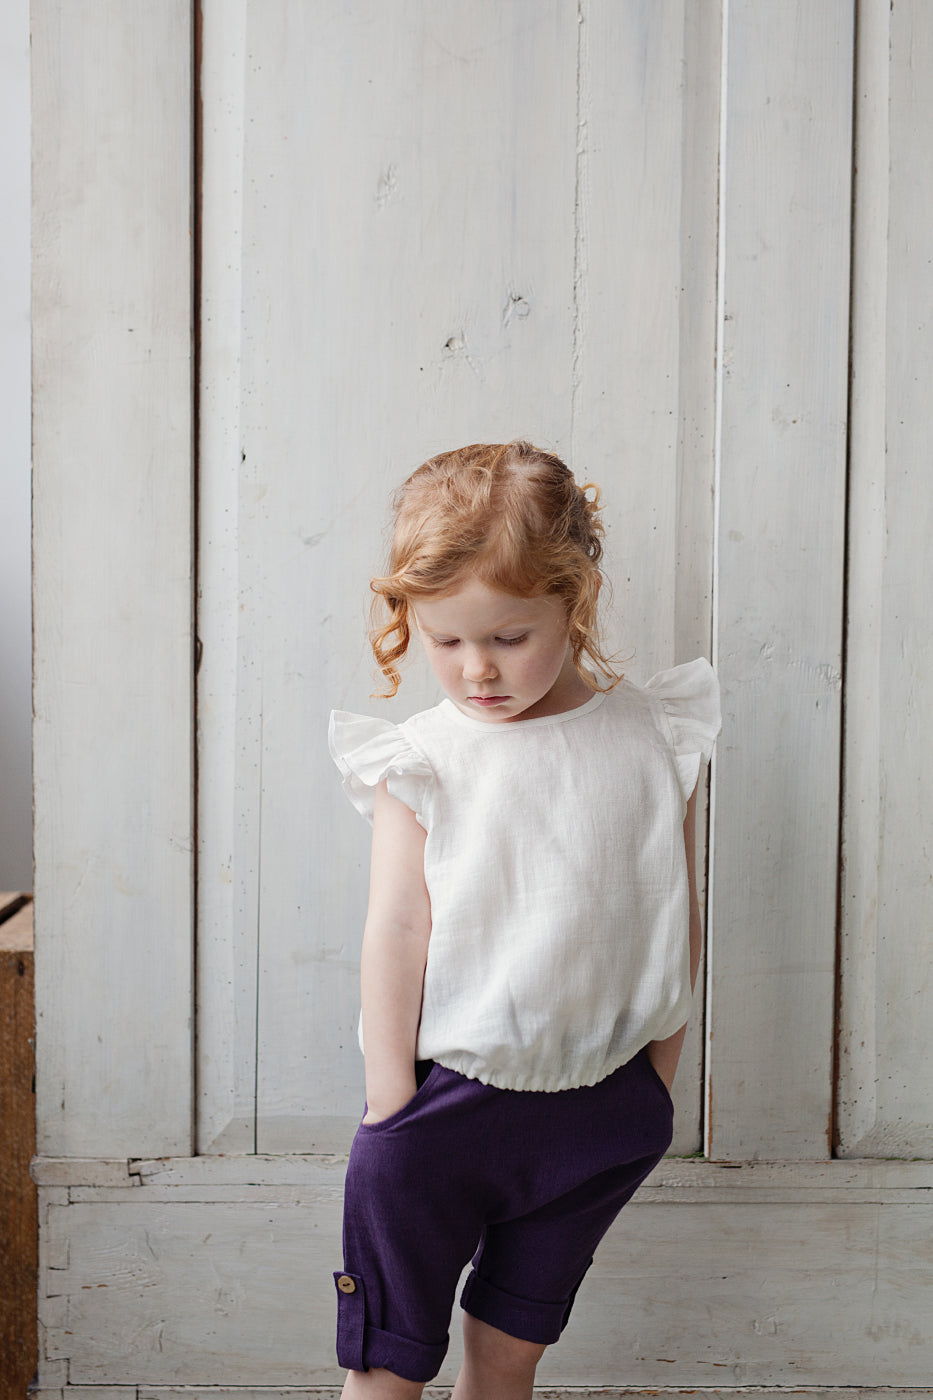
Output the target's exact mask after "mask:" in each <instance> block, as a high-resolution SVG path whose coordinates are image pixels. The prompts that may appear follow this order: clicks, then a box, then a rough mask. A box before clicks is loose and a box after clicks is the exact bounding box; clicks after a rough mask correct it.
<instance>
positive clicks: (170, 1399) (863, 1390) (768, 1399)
mask: <svg viewBox="0 0 933 1400" xmlns="http://www.w3.org/2000/svg"><path fill="white" fill-rule="evenodd" d="M71 1393H72V1395H74V1397H75V1400H84V1393H83V1390H82V1391H80V1392H79V1391H74V1390H73V1391H72V1392H71ZM697 1393H698V1392H697V1390H696V1388H695V1387H691V1388H690V1389H689V1390H683V1389H680V1388H677V1387H673V1386H652V1387H651V1388H650V1389H640V1390H632V1389H630V1388H626V1389H624V1390H620V1389H618V1387H616V1386H608V1387H606V1386H600V1387H599V1389H598V1390H591V1389H590V1388H589V1387H588V1386H587V1387H583V1388H580V1387H578V1386H574V1387H573V1388H572V1389H570V1390H564V1389H561V1390H552V1389H550V1388H548V1389H546V1390H542V1389H540V1388H539V1387H537V1386H536V1387H535V1391H534V1395H535V1400H648V1397H651V1400H694V1397H695V1396H696V1395H697ZM791 1395H792V1396H793V1400H927V1397H928V1396H931V1395H933V1390H918V1389H916V1388H915V1387H913V1386H912V1387H911V1388H910V1389H909V1390H902V1389H901V1388H900V1387H898V1386H893V1387H888V1386H885V1387H884V1388H883V1389H879V1388H878V1387H875V1386H869V1387H863V1386H856V1387H852V1386H845V1387H844V1388H840V1387H837V1386H819V1387H817V1388H814V1387H810V1386H794V1387H793V1389H792V1390H788V1387H787V1386H770V1385H766V1386H755V1387H754V1389H749V1388H745V1387H741V1386H729V1387H727V1388H725V1389H720V1388H718V1387H717V1388H711V1387H706V1386H704V1388H703V1391H702V1400H743V1397H746V1396H747V1397H749V1400H780V1397H785V1400H789V1397H790V1396H791ZM185 1397H187V1400H339V1397H340V1388H339V1387H333V1386H322V1387H318V1386H312V1387H311V1388H310V1389H307V1388H305V1387H303V1386H302V1387H300V1388H295V1387H293V1386H288V1387H284V1388H283V1387H281V1386H258V1387H255V1386H251V1387H250V1388H249V1389H248V1390H247V1389H243V1388H241V1387H239V1386H237V1387H236V1388H234V1389H229V1388H226V1389H225V1388H223V1387H217V1388H214V1387H211V1388H210V1389H207V1390H204V1389H201V1388H200V1387H190V1386H158V1387H156V1388H154V1389H153V1388H152V1387H150V1386H141V1387H140V1389H139V1400H185ZM424 1397H425V1400H450V1387H449V1386H433V1385H431V1386H428V1387H427V1388H426V1389H425V1391H424ZM36 1400H45V1392H42V1391H40V1392H39V1394H38V1396H37V1397H36ZM56 1400H60V1396H58V1397H56ZM66 1400H67V1392H66Z"/></svg>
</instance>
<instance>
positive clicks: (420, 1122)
mask: <svg viewBox="0 0 933 1400" xmlns="http://www.w3.org/2000/svg"><path fill="white" fill-rule="evenodd" d="M672 1124H673V1106H672V1104H671V1098H670V1095H669V1094H668V1092H667V1089H666V1088H665V1086H664V1084H663V1082H662V1080H661V1079H660V1078H659V1077H658V1075H657V1073H656V1072H655V1070H654V1069H653V1067H652V1065H651V1063H650V1061H649V1059H648V1055H647V1051H645V1050H642V1051H640V1052H639V1054H638V1055H636V1056H635V1058H634V1059H633V1060H630V1061H629V1062H628V1064H625V1065H623V1066H622V1067H621V1069H617V1070H616V1071H615V1073H614V1074H610V1075H609V1076H607V1078H605V1079H603V1080H601V1081H600V1082H599V1083H598V1084H594V1085H592V1086H590V1087H585V1088H582V1089H565V1090H562V1091H560V1092H558V1093H530V1092H518V1091H516V1090H512V1089H495V1088H492V1087H491V1086H490V1085H488V1084H481V1083H480V1082H479V1081H478V1080H476V1079H466V1078H464V1076H463V1075H461V1074H457V1073H455V1072H454V1071H453V1070H450V1069H446V1068H445V1067H444V1066H443V1065H434V1066H433V1068H431V1069H430V1072H429V1073H428V1075H427V1078H426V1079H425V1080H424V1082H423V1083H422V1084H421V1087H420V1088H419V1089H418V1092H417V1093H416V1094H415V1096H414V1098H413V1099H411V1100H410V1101H409V1102H408V1103H407V1104H406V1105H405V1106H404V1108H401V1109H399V1111H398V1113H394V1114H392V1115H391V1117H389V1118H385V1119H383V1120H382V1122H379V1123H373V1124H365V1123H364V1124H361V1125H360V1127H359V1129H358V1131H357V1134H356V1137H355V1139H354V1142H353V1148H352V1151H351V1153H350V1162H349V1166H348V1168H347V1181H346V1193H345V1199H344V1219H343V1247H344V1272H342V1273H340V1274H335V1275H334V1279H335V1282H336V1285H337V1358H338V1360H339V1362H340V1364H341V1366H345V1367H347V1368H348V1369H350V1370H354V1371H364V1370H369V1369H370V1368H371V1367H377V1366H381V1367H385V1368H386V1369H387V1370H389V1371H392V1372H394V1373H395V1375H397V1376H401V1377H403V1378H404V1379H405V1380H410V1381H429V1380H431V1379H432V1378H433V1377H434V1376H436V1375H437V1372H438V1371H439V1370H440V1366H441V1363H442V1361H443V1359H444V1356H445V1354H446V1352H447V1346H448V1341H449V1337H448V1328H449V1326H450V1314H451V1311H452V1307H453V1301H454V1296H455V1293H456V1288H457V1281H458V1279H459V1277H460V1274H461V1272H462V1270H463V1267H464V1265H465V1264H467V1263H468V1262H469V1260H470V1259H471V1258H472V1260H473V1269H472V1272H471V1274H470V1276H469V1278H468V1279H467V1282H466V1286H465V1287H464V1290H463V1294H462V1297H461V1299H460V1304H461V1307H463V1308H464V1309H465V1310H466V1311H467V1312H468V1313H471V1314H472V1315H473V1316H474V1317H476V1318H479V1319H480V1320H481V1321H482V1322H487V1323H489V1324H490V1325H491V1326H493V1327H497V1328H499V1329H500V1331H502V1332H507V1333H508V1334H509V1335H510V1336H513V1337H520V1338H523V1339H524V1340H525V1341H529V1342H538V1343H549V1342H554V1341H556V1340H557V1338H558V1337H559V1336H560V1334H561V1331H562V1330H563V1328H564V1326H565V1325H566V1323H567V1319H568V1317H569V1316H570V1309H571V1306H572V1304H573V1299H574V1295H575V1294H576V1291H577V1288H578V1287H579V1285H580V1282H581V1280H582V1278H583V1276H584V1274H585V1273H586V1271H587V1269H588V1268H589V1266H590V1264H591V1263H592V1260H593V1252H594V1250H595V1249H596V1246H597V1244H598V1243H599V1241H600V1240H601V1239H602V1237H603V1235H604V1234H605V1233H606V1231H607V1230H608V1228H609V1226H610V1225H611V1224H612V1222H613V1220H614V1219H615V1217H616V1216H617V1215H618V1213H619V1211H620V1210H621V1209H622V1207H623V1206H624V1205H625V1203H626V1201H627V1200H629V1198H630V1197H631V1196H632V1194H633V1193H634V1192H635V1190H636V1188H637V1187H638V1186H639V1185H640V1184H641V1182H642V1181H643V1180H644V1179H645V1177H646V1176H647V1175H648V1173H649V1172H650V1171H651V1169H652V1168H653V1167H654V1166H656V1165H657V1163H658V1161H659V1160H660V1159H661V1157H663V1155H664V1153H665V1152H666V1151H667V1149H668V1147H669V1146H670V1142H671V1131H672Z"/></svg>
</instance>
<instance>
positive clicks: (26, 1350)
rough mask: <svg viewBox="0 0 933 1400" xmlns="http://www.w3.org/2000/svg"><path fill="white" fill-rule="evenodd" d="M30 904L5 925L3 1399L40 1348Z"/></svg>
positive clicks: (1, 931)
mask: <svg viewBox="0 0 933 1400" xmlns="http://www.w3.org/2000/svg"><path fill="white" fill-rule="evenodd" d="M31 912H32V911H31V908H30V906H29V905H28V904H27V905H26V906H25V907H24V908H22V909H21V910H20V912H19V913H18V914H15V915H14V916H13V918H11V919H9V920H7V922H6V923H4V924H3V925H2V926H0V1261H2V1264H0V1267H2V1274H3V1306H2V1308H0V1400H21V1397H22V1396H24V1395H25V1393H26V1388H27V1386H28V1385H29V1382H30V1381H31V1380H32V1378H33V1375H34V1373H35V1369H36V1357H37V1354H38V1341H37V1335H36V1280H37V1270H38V1248H39V1245H38V1230H39V1222H38V1201H37V1196H36V1188H35V1186H34V1185H33V1183H32V1182H31V1181H30V1179H29V1162H30V1159H31V1157H32V1155H33V1153H34V1152H35V1146H36V1119H35V1114H36V1100H35V1087H34V1085H35V1056H34V1045H35V1033H36V1016H35V977H34V969H33V953H32V937H31V934H32V921H31ZM16 925H19V928H18V929H17V928H16Z"/></svg>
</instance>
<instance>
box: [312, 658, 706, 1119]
mask: <svg viewBox="0 0 933 1400" xmlns="http://www.w3.org/2000/svg"><path fill="white" fill-rule="evenodd" d="M719 728H720V707H719V688H718V683H717V680H716V677H715V674H714V672H713V670H712V668H711V667H710V665H709V663H708V662H707V661H706V660H704V659H702V658H699V659H697V660H696V661H691V662H688V663H686V664H685V665H681V666H675V667H673V668H671V669H670V670H667V671H662V672H660V673H658V674H657V675H656V676H654V677H652V679H651V680H649V681H648V682H647V684H645V685H644V686H639V685H636V684H634V683H633V682H631V681H629V680H628V679H627V678H623V679H622V680H621V681H620V682H619V684H618V685H617V686H616V687H615V688H614V689H613V690H611V691H608V692H598V693H595V694H594V695H593V696H592V698H591V699H590V700H588V701H587V702H586V703H585V704H583V705H581V706H579V707H578V708H577V709H574V710H568V711H565V712H563V713H561V714H557V715H548V716H544V717H541V718H533V719H527V720H522V719H517V720H513V721H511V722H508V723H501V724H495V723H488V722H484V721H483V720H474V719H472V718H471V717H469V716H468V715H465V714H463V713H462V711H460V710H459V709H458V708H457V707H456V705H454V704H453V702H452V701H450V700H444V701H442V702H441V703H440V704H439V705H437V706H435V707H434V708H432V709H429V710H424V711H422V712H421V713H419V714H416V715H413V716H412V717H411V718H410V719H408V720H406V721H405V722H404V723H402V724H399V725H396V724H392V723H390V722H389V721H387V720H381V719H374V718H370V717H367V716H362V715H353V714H347V713H345V712H340V711H335V712H334V713H333V714H332V716H331V723H330V732H329V742H330V749H331V753H332V755H333V757H334V759H335V761H336V763H337V766H338V768H339V769H340V772H341V774H342V776H343V782H344V786H345V789H346V791H347V793H348V795H349V797H350V800H351V801H352V802H353V804H354V806H355V807H356V808H357V809H358V810H359V811H360V812H361V813H362V814H363V815H364V816H365V817H367V818H368V819H369V820H370V821H371V820H372V814H373V805H374V794H375V788H376V786H377V785H378V784H379V783H380V782H382V781H383V780H386V781H387V784H388V790H389V792H390V793H391V794H392V796H394V797H396V798H398V799H399V800H400V801H401V802H403V803H405V805H406V806H408V807H409V808H410V809H411V810H412V811H413V812H414V813H415V816H416V818H417V820H418V822H419V823H420V824H421V826H422V827H423V828H424V829H425V832H426V842H425V854H424V869H425V880H426V883H427V888H428V893H429V896H430V900H431V938H430V942H429V946H428V957H427V967H426V971H425V981H424V997H423V1005H422V1013H421V1025H420V1030H419V1034H418V1048H417V1057H418V1059H419V1060H433V1061H435V1062H436V1063H438V1064H440V1065H443V1066H446V1067H447V1068H448V1069H451V1070H454V1071H456V1072H457V1073H458V1074H461V1075H464V1076H466V1077H467V1078H468V1079H476V1080H479V1081H480V1082H482V1083H483V1084H488V1085H492V1086H495V1087H497V1088H500V1089H514V1090H524V1091H530V1092H548V1093H557V1092H560V1091H563V1090H565V1089H573V1088H579V1087H581V1086H584V1085H594V1084H597V1083H599V1082H600V1081H601V1080H602V1079H604V1078H605V1077H606V1076H607V1075H610V1074H612V1073H613V1072H614V1071H615V1070H617V1069H618V1068H619V1067H620V1066H621V1065H623V1064H625V1063H626V1062H627V1061H628V1060H630V1059H632V1058H633V1056H635V1055H636V1054H637V1053H638V1051H639V1050H641V1049H642V1048H643V1047H644V1046H646V1045H647V1044H648V1043H649V1042H650V1041H652V1040H661V1039H664V1038H665V1037H666V1036H669V1035H672V1034H673V1032H674V1031H676V1030H678V1029H679V1028H680V1026H682V1025H683V1024H684V1022H685V1021H686V1020H687V1017H688V1015H689V1010H690V1000H691V989H690V956H689V908H688V887H687V869H686V857H685V851H684V840H683V819H684V815H685V811H686V804H687V800H688V798H689V797H690V794H691V793H692V791H693V789H694V787H695V786H696V782H697V777H698V773H699V769H700V763H701V761H703V760H705V759H708V758H709V756H710V753H711V751H712V747H713V744H714V741H715V738H716V735H717V734H718V732H719Z"/></svg>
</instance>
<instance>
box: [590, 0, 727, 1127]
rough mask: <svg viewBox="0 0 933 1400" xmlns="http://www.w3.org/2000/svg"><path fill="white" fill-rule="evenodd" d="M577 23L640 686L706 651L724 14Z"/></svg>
mask: <svg viewBox="0 0 933 1400" xmlns="http://www.w3.org/2000/svg"><path fill="white" fill-rule="evenodd" d="M580 19H581V24H580V60H579V91H578V111H577V131H578V136H577V141H578V166H577V269H576V278H575V284H574V286H575V312H576V321H575V342H574V365H573V387H574V400H573V403H574V421H573V454H572V455H573V462H574V464H575V466H576V468H577V470H578V471H579V472H580V473H581V474H582V475H583V476H584V477H592V478H593V479H594V480H595V481H597V482H598V483H600V485H601V486H602V487H603V490H604V496H605V501H606V520H607V526H608V531H609V534H608V541H607V568H608V573H609V576H610V578H611V579H612V580H613V581H614V592H615V603H614V609H613V612H614V616H613V619H612V629H613V641H614V645H615V646H616V647H617V648H618V649H619V650H620V654H621V656H622V657H625V658H629V657H630V658H631V660H630V662H629V664H628V667H627V669H628V671H629V672H630V674H631V675H632V676H633V678H635V679H638V680H642V681H644V680H647V679H648V678H649V677H650V676H651V675H652V674H653V673H654V672H655V671H658V670H660V669H662V668H663V667H667V666H670V665H672V664H673V663H674V662H676V661H686V660H691V659H692V658H693V657H695V656H699V655H709V652H710V643H711V627H712V619H711V598H710V589H711V582H712V539H713V516H712V505H713V469H714V454H713V446H714V426H715V423H714V411H713V410H714V403H715V393H714V390H715V357H714V352H715V335H716V321H715V312H716V280H715V267H716V236H717V188H718V146H719V74H720V66H721V64H720V31H721V13H720V6H719V4H712V5H706V6H702V7H698V6H690V5H685V4H684V3H683V0H663V3H659V2H658V0H641V3H630V4H626V5H619V4H616V3H614V0H586V3H584V4H583V5H581V7H580ZM698 826H699V833H700V835H699V845H700V853H699V860H698V869H699V870H700V871H701V872H702V871H703V870H704V867H705V810H703V811H701V814H700V821H699V823H698ZM703 893H704V894H705V890H704V891H703ZM702 985H703V983H702V980H701V982H700V988H701V992H702ZM702 1026H703V1002H702V994H701V995H699V996H698V998H697V1000H696V1003H695V1009H694V1015H693V1017H692V1020H691V1025H690V1029H689V1032H688V1040H687V1043H686V1045H685V1049H684V1060H683V1065H682V1067H681V1070H680V1074H679V1077H678V1081H677V1093H676V1096H675V1099H676V1110H677V1112H676V1118H675V1136H674V1143H673V1147H672V1151H674V1152H676V1153H683V1152H691V1151H695V1150H697V1149H699V1147H700V1145H701V1086H702V1039H703V1037H702Z"/></svg>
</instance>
